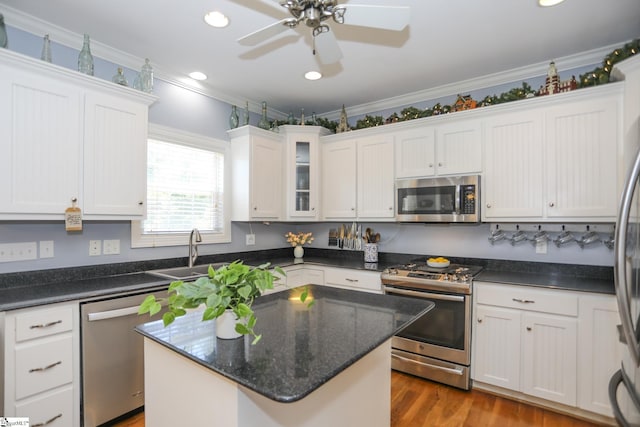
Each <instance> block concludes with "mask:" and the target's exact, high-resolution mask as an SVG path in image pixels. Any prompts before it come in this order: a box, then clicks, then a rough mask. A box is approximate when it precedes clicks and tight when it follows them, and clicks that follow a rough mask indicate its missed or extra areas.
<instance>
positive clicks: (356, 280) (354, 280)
mask: <svg viewBox="0 0 640 427" xmlns="http://www.w3.org/2000/svg"><path fill="white" fill-rule="evenodd" d="M345 280H346V281H347V282H353V283H355V282H358V279H349V278H348V277H347V278H346V279H345Z"/></svg>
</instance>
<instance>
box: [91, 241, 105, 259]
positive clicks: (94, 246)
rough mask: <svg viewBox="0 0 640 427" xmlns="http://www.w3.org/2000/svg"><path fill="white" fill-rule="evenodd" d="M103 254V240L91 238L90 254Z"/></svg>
mask: <svg viewBox="0 0 640 427" xmlns="http://www.w3.org/2000/svg"><path fill="white" fill-rule="evenodd" d="M100 254H102V240H89V256H98V255H100Z"/></svg>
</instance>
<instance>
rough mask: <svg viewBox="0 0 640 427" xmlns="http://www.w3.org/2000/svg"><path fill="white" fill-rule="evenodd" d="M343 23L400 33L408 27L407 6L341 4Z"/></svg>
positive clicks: (408, 9)
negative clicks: (343, 11)
mask: <svg viewBox="0 0 640 427" xmlns="http://www.w3.org/2000/svg"><path fill="white" fill-rule="evenodd" d="M339 7H340V8H344V9H345V10H346V11H345V13H344V23H345V24H346V25H357V26H360V27H372V28H381V29H383V30H393V31H401V30H402V29H403V28H404V27H406V26H407V25H409V18H410V15H409V12H410V8H409V6H371V5H365V4H343V5H340V6H339Z"/></svg>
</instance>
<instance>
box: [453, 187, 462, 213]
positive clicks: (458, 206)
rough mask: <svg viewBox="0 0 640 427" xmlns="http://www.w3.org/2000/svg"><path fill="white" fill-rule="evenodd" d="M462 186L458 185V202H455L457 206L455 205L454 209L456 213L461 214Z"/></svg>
mask: <svg viewBox="0 0 640 427" xmlns="http://www.w3.org/2000/svg"><path fill="white" fill-rule="evenodd" d="M460 187H462V186H461V185H456V197H455V199H456V202H455V207H454V211H455V213H456V215H460V194H461V191H460Z"/></svg>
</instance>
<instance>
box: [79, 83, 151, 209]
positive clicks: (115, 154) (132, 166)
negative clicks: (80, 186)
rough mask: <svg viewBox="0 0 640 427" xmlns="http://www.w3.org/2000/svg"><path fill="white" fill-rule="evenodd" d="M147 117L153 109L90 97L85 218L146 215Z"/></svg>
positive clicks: (110, 98)
mask: <svg viewBox="0 0 640 427" xmlns="http://www.w3.org/2000/svg"><path fill="white" fill-rule="evenodd" d="M147 115H148V108H147V106H145V105H141V104H139V103H137V102H132V101H130V100H127V99H122V98H119V97H116V96H112V95H108V94H101V93H99V92H90V93H87V94H86V97H85V128H84V131H85V135H84V142H85V143H84V179H83V182H84V187H85V192H84V193H85V197H84V213H85V215H109V216H117V215H122V216H125V217H131V216H133V217H135V216H140V217H141V216H143V215H144V213H145V210H146V207H145V200H146V194H147V168H146V164H147V123H148V119H147ZM124 154H126V155H124Z"/></svg>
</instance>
